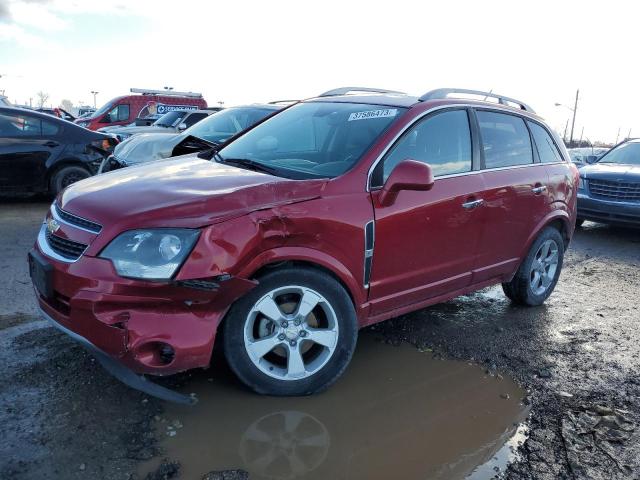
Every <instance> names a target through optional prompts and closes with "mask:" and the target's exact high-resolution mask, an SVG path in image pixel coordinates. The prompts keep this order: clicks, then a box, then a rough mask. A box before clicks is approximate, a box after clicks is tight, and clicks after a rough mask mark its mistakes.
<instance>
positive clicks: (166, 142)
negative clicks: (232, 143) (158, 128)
mask: <svg viewBox="0 0 640 480" xmlns="http://www.w3.org/2000/svg"><path fill="white" fill-rule="evenodd" d="M282 108H283V106H282V105H276V104H265V105H247V106H241V107H233V108H227V109H226V110H223V111H221V112H218V113H216V114H215V115H211V116H210V117H208V118H206V119H204V120H202V121H201V122H199V123H197V124H196V125H194V126H192V127H190V128H188V129H186V130H185V131H184V132H182V133H177V134H173V135H167V134H164V133H143V134H140V135H136V136H135V137H132V138H129V139H127V140H125V141H124V142H122V143H120V144H119V145H118V146H117V147H116V148H115V150H114V151H113V154H112V155H110V156H109V157H107V158H105V159H104V161H103V162H102V166H101V167H100V169H99V171H98V173H103V172H110V171H112V170H117V169H119V168H123V167H129V166H131V165H138V164H141V163H146V162H151V161H154V160H161V159H163V158H169V157H175V156H178V155H185V154H188V153H194V152H199V151H203V150H208V149H210V148H212V147H217V146H219V145H220V144H222V143H224V142H226V141H227V140H229V139H230V138H231V137H233V136H234V135H236V134H238V133H240V132H241V131H243V130H245V129H247V128H249V127H251V126H253V125H255V124H256V123H258V122H260V121H262V120H263V119H264V118H266V117H268V116H269V115H273V114H274V113H276V112H278V111H279V110H281V109H282Z"/></svg>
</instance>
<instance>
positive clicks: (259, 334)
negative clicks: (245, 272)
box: [223, 268, 358, 395]
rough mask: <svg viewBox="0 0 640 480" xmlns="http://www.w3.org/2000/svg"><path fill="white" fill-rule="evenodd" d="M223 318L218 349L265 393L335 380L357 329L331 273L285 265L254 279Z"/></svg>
mask: <svg viewBox="0 0 640 480" xmlns="http://www.w3.org/2000/svg"><path fill="white" fill-rule="evenodd" d="M259 282H260V283H259V285H258V286H257V287H256V288H255V289H254V290H252V291H250V292H249V293H248V294H247V295H246V296H245V297H244V298H242V299H240V300H239V301H237V302H236V303H235V304H234V305H233V307H232V308H231V310H230V311H229V314H228V315H227V318H226V319H225V323H224V335H223V341H224V351H225V356H226V358H227V361H228V362H229V365H230V366H231V369H232V370H233V371H234V372H235V373H236V375H237V376H238V377H239V378H240V380H242V382H244V383H245V384H246V385H247V386H248V387H250V388H252V389H253V390H255V391H256V392H258V393H262V394H267V395H309V394H312V393H316V392H319V391H322V390H324V389H326V388H327V387H328V386H329V385H331V384H332V383H333V382H335V381H336V380H337V379H338V377H339V376H340V375H341V374H342V372H343V371H344V370H345V368H346V366H347V364H348V363H349V361H350V360H351V356H352V354H353V351H354V349H355V345H356V339H357V335H358V326H357V321H356V315H355V310H354V308H353V304H352V303H351V299H350V298H349V295H347V293H346V291H345V290H344V288H343V287H342V285H340V283H338V282H337V281H336V280H335V279H334V278H333V277H331V276H330V275H328V274H326V273H324V272H321V271H316V270H313V269H305V268H299V269H293V268H286V269H280V270H275V271H272V272H270V273H268V274H266V275H264V276H263V277H261V278H260V279H259Z"/></svg>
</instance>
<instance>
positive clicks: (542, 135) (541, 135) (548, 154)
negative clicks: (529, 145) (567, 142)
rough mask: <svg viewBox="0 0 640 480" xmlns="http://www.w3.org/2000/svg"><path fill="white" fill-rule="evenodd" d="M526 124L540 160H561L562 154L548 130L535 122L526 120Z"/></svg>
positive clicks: (549, 161)
mask: <svg viewBox="0 0 640 480" xmlns="http://www.w3.org/2000/svg"><path fill="white" fill-rule="evenodd" d="M527 124H528V125H529V129H530V130H531V135H533V141H534V142H535V143H536V148H537V149H538V156H539V157H540V161H541V162H542V163H554V162H561V161H562V156H561V155H560V152H559V151H558V147H556V144H555V142H554V141H553V139H552V138H551V135H549V132H547V131H546V130H545V129H544V127H542V126H540V125H538V124H537V123H533V122H527Z"/></svg>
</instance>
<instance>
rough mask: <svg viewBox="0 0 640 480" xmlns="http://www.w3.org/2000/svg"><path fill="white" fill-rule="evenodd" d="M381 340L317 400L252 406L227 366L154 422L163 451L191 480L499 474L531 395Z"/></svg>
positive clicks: (369, 340) (366, 338)
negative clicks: (219, 473)
mask: <svg viewBox="0 0 640 480" xmlns="http://www.w3.org/2000/svg"><path fill="white" fill-rule="evenodd" d="M375 337H376V335H375V334H373V333H371V332H367V333H364V334H363V335H361V336H360V339H359V341H358V347H357V349H356V352H355V354H354V358H353V361H352V363H351V365H350V367H349V369H348V370H347V372H346V373H345V375H344V376H343V377H342V378H341V379H340V380H339V381H338V383H337V384H336V385H334V386H333V387H332V388H331V389H329V391H327V392H325V393H323V394H320V395H316V396H311V397H302V398H276V397H262V396H257V395H255V394H253V393H251V392H248V391H247V390H246V389H244V388H242V387H241V386H240V384H239V383H238V382H237V381H236V380H235V379H234V378H233V376H232V375H231V374H230V372H229V371H228V370H227V369H226V368H224V365H223V364H222V365H220V364H219V366H217V367H214V368H212V369H211V370H209V371H208V372H202V373H201V374H199V375H196V376H194V378H192V379H190V380H189V381H188V382H187V384H186V385H185V386H184V387H183V391H184V392H185V393H195V394H196V395H197V397H198V399H199V402H198V404H197V405H196V407H193V408H189V407H181V406H177V405H168V406H167V408H166V409H165V412H164V414H163V415H162V417H161V418H160V419H159V420H158V421H156V426H157V429H158V435H159V436H161V437H164V440H163V441H161V444H160V445H161V447H162V448H163V450H164V451H165V452H166V456H167V457H169V458H171V459H172V460H174V461H178V462H180V464H181V473H182V478H187V479H199V478H201V477H202V476H203V475H204V474H206V473H208V472H209V471H211V470H212V469H218V470H220V469H242V470H244V471H247V472H248V473H249V478H252V479H283V480H284V479H293V478H305V479H309V480H314V479H327V478H335V479H338V478H345V479H346V478H353V479H359V478H361V479H377V478H381V479H382V478H397V477H398V476H401V477H402V478H407V479H412V478H415V479H424V478H430V479H454V478H460V479H462V478H465V477H466V476H468V475H469V474H471V473H472V472H473V471H474V469H475V468H476V467H477V466H478V465H482V464H484V463H489V464H490V466H489V469H490V470H491V471H492V473H495V472H494V471H493V468H494V467H498V468H503V469H504V468H505V467H506V464H507V460H508V458H509V457H508V455H507V456H505V455H502V456H501V458H500V461H497V462H495V463H496V464H495V465H494V464H493V463H492V462H491V459H492V457H493V456H494V454H496V453H497V452H498V451H499V450H500V449H501V448H502V446H503V445H504V444H505V443H506V442H507V441H508V440H510V439H511V437H513V436H514V435H516V432H517V427H518V424H519V423H521V422H523V421H524V420H525V418H526V415H527V411H528V409H527V408H526V407H525V406H524V405H523V404H522V399H523V397H524V394H525V392H524V390H522V389H521V388H520V387H518V386H517V385H516V384H515V383H514V382H512V381H511V380H509V379H506V378H502V377H501V376H498V375H496V374H493V375H492V374H488V373H487V372H486V371H485V369H483V368H481V367H479V366H477V365H471V364H468V363H466V362H461V361H457V362H454V361H445V360H437V359H434V358H433V356H432V355H431V353H429V352H423V353H421V352H419V351H418V350H416V349H415V348H413V347H411V346H408V345H403V346H401V347H399V348H394V347H392V346H389V345H386V344H384V343H380V342H379V341H376V340H375ZM505 453H509V449H508V448H507V451H506V452H505ZM500 463H502V464H501V465H500ZM156 466H157V465H154V464H152V465H151V466H145V468H143V471H142V473H145V472H146V471H149V468H150V467H151V470H154V469H155V468H156ZM477 478H486V477H484V476H479V477H477Z"/></svg>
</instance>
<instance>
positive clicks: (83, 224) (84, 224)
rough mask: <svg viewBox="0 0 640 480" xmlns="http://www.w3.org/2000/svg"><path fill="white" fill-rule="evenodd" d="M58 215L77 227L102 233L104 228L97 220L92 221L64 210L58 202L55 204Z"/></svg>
mask: <svg viewBox="0 0 640 480" xmlns="http://www.w3.org/2000/svg"><path fill="white" fill-rule="evenodd" d="M54 208H55V212H56V215H57V216H58V217H60V219H61V220H63V221H65V222H67V223H69V224H71V225H74V226H76V227H80V228H82V229H84V230H88V231H89V232H91V233H100V230H102V225H100V224H99V223H96V222H92V221H91V220H87V219H86V218H82V217H79V216H77V215H74V214H73V213H69V212H65V211H64V210H62V209H61V208H60V207H59V206H58V204H57V203H56V204H55V205H54Z"/></svg>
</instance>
